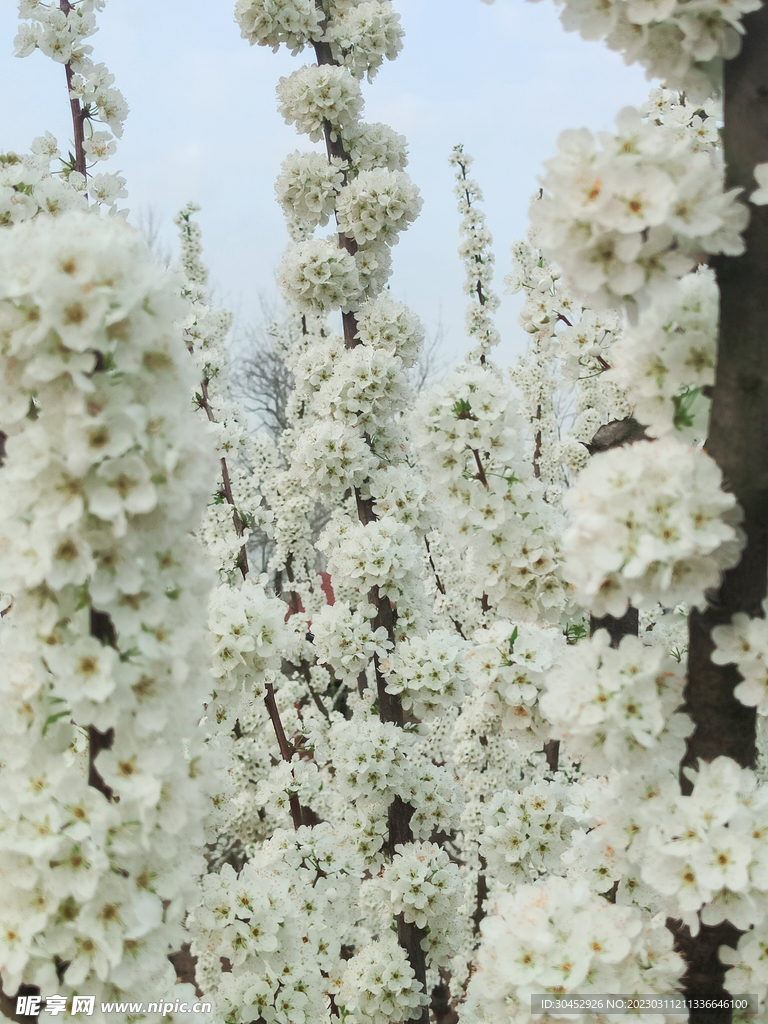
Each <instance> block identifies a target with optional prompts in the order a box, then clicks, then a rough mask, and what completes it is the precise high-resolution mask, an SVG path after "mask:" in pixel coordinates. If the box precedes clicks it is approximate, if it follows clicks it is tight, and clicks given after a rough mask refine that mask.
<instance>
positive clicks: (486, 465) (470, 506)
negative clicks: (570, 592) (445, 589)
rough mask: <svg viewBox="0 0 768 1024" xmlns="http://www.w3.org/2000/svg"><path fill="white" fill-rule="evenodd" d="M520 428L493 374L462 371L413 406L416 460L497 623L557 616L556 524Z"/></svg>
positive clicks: (476, 588) (482, 368)
mask: <svg viewBox="0 0 768 1024" xmlns="http://www.w3.org/2000/svg"><path fill="white" fill-rule="evenodd" d="M522 428H523V425H522V423H521V421H520V419H519V417H518V415H517V411H516V409H515V404H514V399H513V397H512V394H511V390H510V389H509V388H508V387H507V386H506V385H505V384H504V383H503V381H502V379H501V376H500V374H499V373H497V371H495V370H493V369H492V368H491V367H490V366H479V365H473V366H464V367H462V368H461V369H460V370H458V371H455V372H454V373H453V374H452V375H451V376H450V377H449V378H448V379H447V380H446V381H444V382H443V383H442V384H439V385H438V386H436V387H434V388H431V389H430V390H429V391H427V392H425V393H424V394H423V395H421V396H420V397H419V400H418V402H417V405H416V423H415V431H416V437H417V440H418V441H419V454H420V457H421V459H422V460H423V462H424V463H425V464H426V466H427V468H428V470H429V471H430V476H431V478H432V485H433V489H434V490H435V492H438V491H444V492H446V493H447V495H448V500H449V502H450V509H451V518H452V519H453V533H454V535H455V543H456V546H457V548H458V550H459V551H463V552H464V553H465V554H464V557H465V559H466V571H467V573H468V578H469V579H471V580H472V582H473V589H474V591H475V596H476V597H477V598H479V599H481V598H482V595H485V596H486V600H488V601H489V602H490V604H491V605H492V606H493V608H494V610H495V612H496V614H497V615H498V616H500V617H501V616H503V617H506V618H514V619H516V620H517V619H519V618H524V619H532V618H534V617H535V616H537V615H539V614H542V615H543V616H544V617H545V618H546V617H551V616H555V617H557V616H559V610H560V608H561V607H562V605H563V603H564V590H563V584H562V582H561V581H560V579H559V577H558V561H557V549H556V542H555V538H554V535H553V534H554V530H555V529H559V526H560V524H559V521H558V514H557V513H556V511H555V510H554V509H552V508H551V507H550V506H548V505H547V504H546V502H545V501H544V500H543V489H542V486H541V484H540V483H539V482H538V481H537V480H536V479H535V477H534V474H533V467H532V465H531V462H529V461H528V459H527V458H526V456H527V455H528V453H527V452H526V450H525V447H526V445H525V441H524V437H523V429H522Z"/></svg>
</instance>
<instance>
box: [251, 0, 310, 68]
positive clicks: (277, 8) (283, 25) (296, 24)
mask: <svg viewBox="0 0 768 1024" xmlns="http://www.w3.org/2000/svg"><path fill="white" fill-rule="evenodd" d="M321 14H322V11H319V10H318V8H317V6H316V4H315V2H314V0H237V3H236V4H235V21H236V22H237V24H238V25H239V27H240V35H241V36H242V37H243V39H247V40H248V42H249V43H250V44H251V46H253V45H258V46H271V47H272V50H273V51H274V52H277V49H278V47H279V46H280V44H281V43H285V45H286V46H287V47H288V49H289V50H290V51H291V53H292V54H294V56H295V55H296V54H297V53H298V52H299V51H300V50H303V49H304V47H305V46H306V45H307V43H310V42H312V41H313V40H315V39H319V38H320V37H321V35H322V31H321V28H320V17H321Z"/></svg>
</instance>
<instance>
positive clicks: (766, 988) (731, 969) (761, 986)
mask: <svg viewBox="0 0 768 1024" xmlns="http://www.w3.org/2000/svg"><path fill="white" fill-rule="evenodd" d="M718 956H719V958H720V961H721V963H724V964H725V965H726V975H725V981H724V983H723V984H724V987H725V989H726V991H727V992H731V993H732V994H733V995H737V994H739V993H742V992H754V993H755V994H756V995H757V997H758V999H759V1000H760V1005H761V1006H762V1005H764V1004H765V1000H766V997H768V920H765V921H763V923H762V924H760V925H758V926H757V927H756V928H750V930H749V931H748V932H745V933H744V935H742V936H741V937H740V938H739V944H738V946H737V947H736V949H733V948H732V947H731V946H721V947H720V949H719V950H718Z"/></svg>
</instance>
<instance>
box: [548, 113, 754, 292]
mask: <svg viewBox="0 0 768 1024" xmlns="http://www.w3.org/2000/svg"><path fill="white" fill-rule="evenodd" d="M685 109H686V111H687V110H688V108H685ZM690 115H693V111H690V112H689V115H688V116H690ZM709 116H712V115H711V114H710V115H709ZM668 121H669V119H667V120H665V121H664V122H662V121H660V120H659V119H658V118H656V117H655V116H654V111H653V110H649V111H647V116H646V117H644V116H643V113H642V112H641V111H639V110H636V109H635V108H634V107H625V108H624V109H623V110H622V111H621V112H620V113H619V114H618V116H617V118H616V127H617V133H616V134H615V135H614V134H611V133H606V132H603V133H599V134H598V137H597V139H595V136H594V135H593V134H592V132H590V131H589V130H588V129H586V128H582V129H579V130H569V131H566V132H563V133H562V134H561V135H560V138H559V140H558V155H557V156H556V157H554V158H553V159H551V160H548V161H547V162H546V164H545V166H546V168H547V171H546V174H545V175H544V177H543V178H542V185H543V186H544V194H543V196H542V198H541V199H538V198H537V199H535V200H534V201H533V202H532V203H531V207H530V217H531V221H532V223H533V225H534V227H535V229H536V238H537V242H538V244H539V245H540V246H541V248H542V249H543V250H544V252H545V254H546V255H547V258H548V259H551V260H552V261H553V262H555V263H558V264H559V265H560V266H561V267H562V268H563V270H564V272H565V274H566V276H567V277H568V279H569V281H570V282H571V284H572V285H573V287H574V289H575V291H576V292H577V293H578V294H580V295H581V296H583V297H585V299H586V301H587V302H589V303H590V304H591V305H597V306H598V307H599V306H600V305H601V304H602V305H606V304H607V305H619V304H620V303H621V302H622V301H633V300H634V301H644V300H646V299H647V297H648V296H649V295H652V294H653V293H654V291H656V290H658V289H661V288H663V287H664V286H665V285H666V284H667V283H668V281H669V278H670V277H672V278H677V277H682V276H683V274H685V273H687V272H688V271H689V270H690V269H691V268H692V266H693V264H694V263H695V261H696V260H698V259H699V258H700V257H701V255H702V254H703V253H719V252H723V253H726V254H728V255H738V254H739V253H741V252H743V250H744V242H743V240H742V237H741V231H742V230H743V229H744V228H745V227H746V224H747V220H748V218H749V215H748V212H747V208H746V207H745V206H744V205H742V204H741V203H738V202H737V201H736V195H737V194H738V189H731V190H730V191H729V192H724V191H723V157H722V153H721V151H720V150H718V149H715V148H714V145H709V146H703V147H702V146H701V144H700V141H699V138H698V135H696V134H695V133H693V132H685V131H683V132H681V131H679V130H678V126H677V125H675V124H673V123H668Z"/></svg>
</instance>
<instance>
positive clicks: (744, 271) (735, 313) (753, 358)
mask: <svg viewBox="0 0 768 1024" xmlns="http://www.w3.org/2000/svg"><path fill="white" fill-rule="evenodd" d="M744 26H745V28H746V37H745V39H744V45H743V48H742V51H741V53H740V54H739V56H738V57H735V58H734V59H733V60H729V61H726V62H725V69H724V89H725V117H724V120H725V158H726V163H727V183H726V185H727V187H728V188H733V187H741V188H743V189H745V190H746V191H747V193H749V192H750V191H751V190H752V189H753V188H754V186H755V183H754V179H753V173H754V168H755V165H756V164H759V163H765V162H766V161H768V60H767V59H766V53H767V52H768V7H763V8H762V10H759V11H755V12H754V13H752V14H748V15H747V16H746V17H745V18H744ZM750 210H751V215H752V219H751V223H750V225H749V227H748V229H747V231H746V232H745V241H746V245H747V250H746V252H745V253H744V255H742V256H738V257H722V256H721V257H718V259H717V260H716V261H715V268H716V271H717V278H718V283H719V285H720V332H719V340H718V352H717V368H716V373H715V386H714V389H713V394H712V412H711V418H710V430H709V437H708V439H707V452H708V453H709V454H710V455H711V456H712V458H713V459H714V460H715V461H716V462H717V464H718V465H719V466H720V468H721V469H722V471H723V476H724V486H725V488H726V489H727V490H729V491H731V492H732V493H733V494H735V495H736V497H737V498H738V500H739V503H740V505H741V507H742V508H743V510H744V522H743V526H744V530H745V532H746V535H747V546H746V548H745V550H744V553H743V555H742V558H741V561H740V563H739V564H738V565H737V566H736V567H735V568H734V569H731V570H730V571H729V572H728V573H726V574H725V577H724V579H723V583H722V586H721V587H720V589H719V590H718V591H717V592H716V593H715V594H712V595H711V596H710V603H709V606H708V607H707V609H706V610H705V611H704V612H697V611H694V612H692V614H691V617H690V646H689V656H688V682H687V686H686V690H685V700H686V704H685V710H686V711H687V712H688V714H689V715H690V716H691V718H692V719H693V721H694V724H695V730H694V733H693V735H692V736H691V737H690V739H689V741H688V750H687V753H686V756H685V759H684V762H683V764H684V765H694V764H695V763H696V761H697V760H698V759H699V758H701V759H702V760H704V761H711V760H713V759H714V758H715V757H718V756H719V755H725V756H726V757H730V758H733V760H734V761H736V762H738V763H739V764H740V765H742V766H745V767H750V768H752V767H754V765H755V757H756V750H755V710H754V708H746V707H744V705H742V704H740V703H739V701H737V700H736V698H735V697H734V696H733V689H734V686H735V685H736V684H737V683H738V681H739V679H740V677H739V675H738V673H737V671H736V668H735V666H733V665H714V664H713V663H712V661H711V658H710V655H711V653H712V649H713V644H712V638H711V633H712V629H713V627H714V626H717V625H720V624H727V623H729V622H730V621H731V617H732V616H733V615H734V613H736V612H746V613H747V614H748V615H751V616H756V615H761V614H762V611H761V607H760V606H761V602H762V600H763V598H764V597H765V594H766V579H767V576H768V325H766V317H765V309H764V305H765V290H766V287H768V207H765V206H762V207H756V206H753V207H751V208H750ZM681 786H682V787H683V792H690V789H691V784H690V782H689V781H688V780H687V779H686V778H685V777H684V776H682V775H681ZM738 935H739V933H738V932H737V931H736V929H735V928H733V926H732V925H729V924H724V925H718V926H716V927H714V928H708V927H706V926H703V927H702V929H701V932H700V934H699V935H698V936H697V938H695V939H692V938H691V937H690V935H688V934H687V930H686V931H683V932H681V933H678V943H679V946H680V948H681V949H682V951H683V953H684V955H685V957H686V959H687V960H688V964H689V966H688V972H687V974H686V978H685V981H684V984H685V985H686V991H687V992H688V994H689V995H697V996H698V995H706V996H707V997H710V996H711V997H715V998H718V997H721V996H725V995H726V993H725V991H724V988H723V979H724V975H725V972H724V970H723V967H722V965H721V964H720V961H719V959H718V956H717V948H718V946H719V945H720V944H728V945H735V943H736V941H737V940H738ZM699 1019H701V1020H702V1021H704V1020H706V1022H707V1024H720V1022H722V1024H726V1022H729V1021H730V1020H731V1014H730V1012H727V1011H722V1012H720V1013H707V1014H704V1015H700V1014H697V1013H696V1012H692V1013H691V1017H690V1020H691V1021H692V1022H696V1024H698V1021H699Z"/></svg>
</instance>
